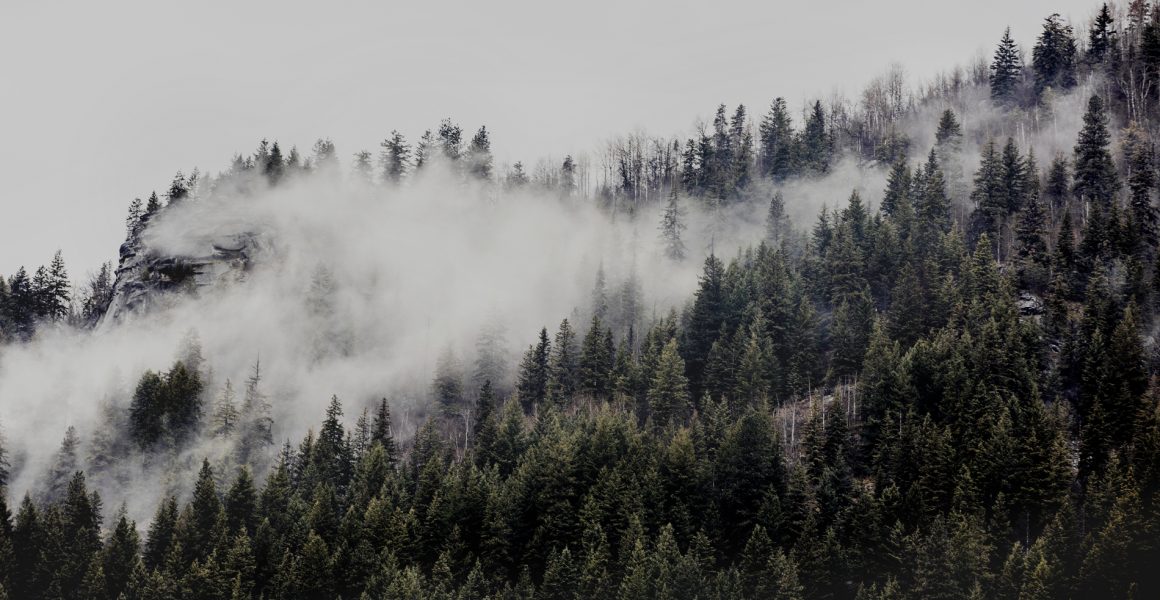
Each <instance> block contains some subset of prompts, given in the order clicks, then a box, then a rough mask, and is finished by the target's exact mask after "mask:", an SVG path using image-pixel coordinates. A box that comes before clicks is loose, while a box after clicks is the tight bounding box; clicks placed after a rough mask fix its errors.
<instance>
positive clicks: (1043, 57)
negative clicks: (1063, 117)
mask: <svg viewBox="0 0 1160 600" xmlns="http://www.w3.org/2000/svg"><path fill="white" fill-rule="evenodd" d="M1031 56H1032V62H1031V64H1032V67H1033V68H1034V70H1035V91H1036V93H1042V92H1043V90H1045V89H1047V88H1048V87H1051V88H1056V89H1060V90H1067V89H1071V88H1072V87H1075V83H1076V81H1075V62H1076V60H1075V36H1074V35H1073V33H1072V29H1071V25H1068V24H1066V23H1064V22H1063V21H1062V20H1061V18H1060V16H1059V14H1058V13H1056V14H1053V15H1051V16H1049V17H1047V19H1045V20H1044V23H1043V31H1042V32H1041V33H1040V34H1039V40H1038V41H1036V43H1035V48H1034V49H1033V50H1032V54H1031Z"/></svg>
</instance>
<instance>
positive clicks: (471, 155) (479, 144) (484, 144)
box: [467, 126, 492, 181]
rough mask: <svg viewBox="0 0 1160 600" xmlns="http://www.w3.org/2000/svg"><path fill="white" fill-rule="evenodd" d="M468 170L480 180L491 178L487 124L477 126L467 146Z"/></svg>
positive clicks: (489, 138) (489, 141) (489, 137)
mask: <svg viewBox="0 0 1160 600" xmlns="http://www.w3.org/2000/svg"><path fill="white" fill-rule="evenodd" d="M467 161H468V172H469V173H470V174H471V175H472V176H474V177H475V178H476V179H479V180H481V181H490V180H491V163H492V156H491V136H490V135H488V133H487V126H483V127H480V128H479V131H477V132H476V133H475V136H473V137H472V138H471V144H470V145H469V146H468V147H467Z"/></svg>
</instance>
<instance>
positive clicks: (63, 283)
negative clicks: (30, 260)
mask: <svg viewBox="0 0 1160 600" xmlns="http://www.w3.org/2000/svg"><path fill="white" fill-rule="evenodd" d="M71 287H72V286H71V284H69V280H68V272H67V271H66V270H65V267H64V258H63V257H62V256H61V253H60V250H57V251H56V254H53V256H52V263H51V264H50V265H49V267H48V279H47V281H46V283H45V287H44V300H43V314H44V316H45V317H46V318H48V319H49V320H51V321H60V320H63V319H64V318H65V317H67V316H68V313H69V300H70V297H69V292H70V289H71Z"/></svg>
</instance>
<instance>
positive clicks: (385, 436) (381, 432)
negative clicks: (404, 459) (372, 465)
mask: <svg viewBox="0 0 1160 600" xmlns="http://www.w3.org/2000/svg"><path fill="white" fill-rule="evenodd" d="M374 444H379V445H381V446H382V447H383V451H384V452H385V453H386V455H387V460H388V461H389V462H390V464H391V466H394V465H395V464H396V463H397V462H398V461H399V448H398V446H397V445H396V444H395V435H394V430H393V429H392V426H391V407H390V405H389V404H387V399H386V398H383V399H382V400H380V401H379V407H378V410H376V411H375V420H374V424H373V425H372V427H371V445H374Z"/></svg>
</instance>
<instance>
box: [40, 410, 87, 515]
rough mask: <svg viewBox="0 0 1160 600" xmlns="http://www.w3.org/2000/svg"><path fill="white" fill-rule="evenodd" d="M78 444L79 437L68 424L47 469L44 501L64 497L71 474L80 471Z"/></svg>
mask: <svg viewBox="0 0 1160 600" xmlns="http://www.w3.org/2000/svg"><path fill="white" fill-rule="evenodd" d="M79 446H80V438H79V437H78V436H77V430H76V427H73V426H72V425H69V427H68V429H66V430H65V432H64V438H63V439H62V440H61V442H60V449H58V450H57V451H56V454H55V455H54V456H53V459H52V467H51V468H50V469H49V471H48V477H47V481H46V482H45V486H44V487H45V491H44V501H45V502H49V503H54V502H59V501H61V500H63V499H64V498H65V494H66V492H67V490H68V486H69V483H70V482H71V481H72V479H73V476H74V475H75V474H77V473H78V472H80V471H81V463H80V460H79V458H78V457H77V449H78V447H79Z"/></svg>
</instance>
